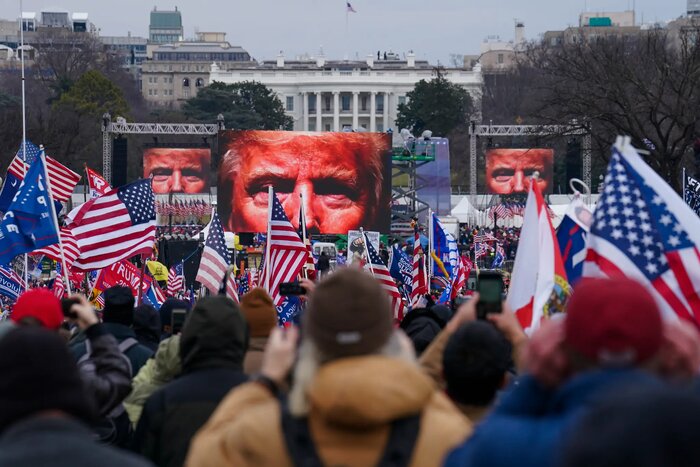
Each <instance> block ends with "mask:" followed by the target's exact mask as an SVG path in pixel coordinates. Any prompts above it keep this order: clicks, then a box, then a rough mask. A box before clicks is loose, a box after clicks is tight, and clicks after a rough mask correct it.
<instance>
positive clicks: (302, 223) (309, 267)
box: [299, 201, 316, 279]
mask: <svg viewBox="0 0 700 467" xmlns="http://www.w3.org/2000/svg"><path fill="white" fill-rule="evenodd" d="M299 238H301V239H303V240H304V245H306V250H307V251H308V252H309V254H308V255H307V257H306V264H305V265H304V269H306V277H308V278H309V279H314V278H315V277H316V263H315V262H314V253H313V250H312V249H311V240H310V239H309V237H308V236H307V235H306V216H305V215H304V203H303V201H302V203H301V204H300V206H299Z"/></svg>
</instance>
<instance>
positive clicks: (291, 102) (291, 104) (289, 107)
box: [287, 96, 294, 112]
mask: <svg viewBox="0 0 700 467" xmlns="http://www.w3.org/2000/svg"><path fill="white" fill-rule="evenodd" d="M287 112H294V96H287Z"/></svg>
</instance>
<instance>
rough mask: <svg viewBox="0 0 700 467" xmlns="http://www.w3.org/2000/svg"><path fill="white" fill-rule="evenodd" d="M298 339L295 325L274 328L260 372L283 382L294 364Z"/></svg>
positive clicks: (279, 382)
mask: <svg viewBox="0 0 700 467" xmlns="http://www.w3.org/2000/svg"><path fill="white" fill-rule="evenodd" d="M298 339H299V330H298V329H297V328H296V327H295V326H291V327H289V328H274V329H273V330H272V332H271V333H270V337H269V339H268V340H267V345H266V346H265V353H264V354H263V362H262V367H261V369H260V373H262V374H263V375H264V376H267V377H268V378H270V379H271V380H272V381H274V382H276V383H277V384H281V383H282V382H283V381H284V379H285V378H286V377H287V375H288V374H289V372H290V371H291V369H292V367H293V366H294V359H295V357H296V345H297V340H298Z"/></svg>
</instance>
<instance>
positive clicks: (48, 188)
mask: <svg viewBox="0 0 700 467" xmlns="http://www.w3.org/2000/svg"><path fill="white" fill-rule="evenodd" d="M39 157H40V158H41V163H42V164H43V166H44V177H46V191H47V192H48V193H49V199H48V203H49V209H51V218H52V219H53V225H54V227H56V235H58V249H59V251H60V252H61V264H62V265H63V275H64V276H65V277H66V279H67V278H68V274H69V271H68V268H67V267H66V254H65V252H64V251H63V241H62V240H61V228H60V227H59V225H58V216H57V215H56V204H55V203H54V202H53V195H52V194H51V178H49V169H48V167H47V166H46V155H45V154H44V150H43V148H42V150H41V151H39ZM24 260H25V263H24V264H25V274H26V273H27V272H26V264H27V263H26V261H27V258H26V254H25V258H24ZM65 285H66V290H68V295H71V294H72V292H71V289H70V281H69V280H66V281H65ZM27 287H29V286H28V285H27Z"/></svg>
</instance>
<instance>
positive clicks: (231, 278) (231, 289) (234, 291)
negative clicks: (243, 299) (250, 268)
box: [226, 272, 240, 303]
mask: <svg viewBox="0 0 700 467" xmlns="http://www.w3.org/2000/svg"><path fill="white" fill-rule="evenodd" d="M226 296H227V297H228V298H230V299H231V300H233V301H234V302H236V303H239V301H240V300H239V299H238V284H236V275H235V274H234V273H233V272H231V273H230V274H229V275H228V280H227V281H226Z"/></svg>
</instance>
